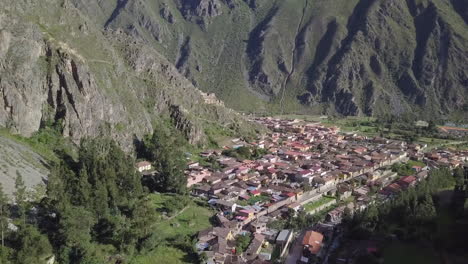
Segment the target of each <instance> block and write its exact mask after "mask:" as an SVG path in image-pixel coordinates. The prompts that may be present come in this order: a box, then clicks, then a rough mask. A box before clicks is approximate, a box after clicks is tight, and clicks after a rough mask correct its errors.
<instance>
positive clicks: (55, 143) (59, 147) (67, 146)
mask: <svg viewBox="0 0 468 264" xmlns="http://www.w3.org/2000/svg"><path fill="white" fill-rule="evenodd" d="M0 136H4V137H6V138H9V139H12V140H14V141H15V142H18V143H21V144H23V145H25V146H28V147H30V148H31V149H32V150H34V151H35V152H36V153H38V154H40V155H41V156H43V157H44V158H45V159H46V160H47V161H52V162H56V161H58V160H59V157H58V155H62V154H65V155H69V156H72V157H75V156H76V154H75V153H74V149H73V147H72V144H71V143H70V142H69V141H68V140H66V139H65V138H63V137H62V136H61V135H60V133H59V132H58V131H57V130H55V129H53V128H43V129H40V130H39V131H38V132H36V133H34V134H33V135H32V136H31V137H29V138H27V137H23V136H20V135H15V134H12V133H10V131H9V130H8V129H5V128H0Z"/></svg>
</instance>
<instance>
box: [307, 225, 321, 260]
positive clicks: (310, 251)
mask: <svg viewBox="0 0 468 264" xmlns="http://www.w3.org/2000/svg"><path fill="white" fill-rule="evenodd" d="M322 242H323V235H322V234H321V233H319V232H315V231H307V232H306V234H305V236H304V239H303V240H302V246H303V248H304V251H307V253H306V254H304V255H306V256H310V255H313V256H318V255H319V254H320V251H321V250H322Z"/></svg>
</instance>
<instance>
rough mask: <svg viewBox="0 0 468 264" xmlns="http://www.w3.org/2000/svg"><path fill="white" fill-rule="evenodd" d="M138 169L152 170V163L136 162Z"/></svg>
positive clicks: (141, 170) (140, 170)
mask: <svg viewBox="0 0 468 264" xmlns="http://www.w3.org/2000/svg"><path fill="white" fill-rule="evenodd" d="M136 169H137V170H138V171H139V172H144V171H149V170H151V163H150V162H149V161H146V160H145V161H140V162H138V163H137V164H136Z"/></svg>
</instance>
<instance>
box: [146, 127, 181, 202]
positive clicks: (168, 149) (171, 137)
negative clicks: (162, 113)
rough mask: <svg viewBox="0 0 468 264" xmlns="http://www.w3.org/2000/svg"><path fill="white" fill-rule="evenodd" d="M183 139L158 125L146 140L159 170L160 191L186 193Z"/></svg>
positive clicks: (158, 187)
mask: <svg viewBox="0 0 468 264" xmlns="http://www.w3.org/2000/svg"><path fill="white" fill-rule="evenodd" d="M183 145H184V142H183V139H182V138H181V136H180V135H178V134H177V133H170V131H168V130H167V129H166V128H164V127H163V126H159V127H157V128H156V129H155V130H154V132H153V135H152V136H151V138H148V139H146V140H145V149H147V151H146V152H147V153H148V155H149V158H150V159H151V160H153V165H154V167H155V169H156V171H157V175H156V177H157V180H156V182H157V186H156V188H157V189H159V190H160V191H166V192H175V193H185V192H186V186H187V178H186V177H185V174H184V169H185V166H186V164H185V159H184V153H183V152H182V147H183Z"/></svg>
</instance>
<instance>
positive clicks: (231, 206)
mask: <svg viewBox="0 0 468 264" xmlns="http://www.w3.org/2000/svg"><path fill="white" fill-rule="evenodd" d="M236 207H237V204H236V203H233V202H228V201H225V200H221V199H220V200H217V201H216V208H218V209H220V210H222V211H223V212H235V210H236Z"/></svg>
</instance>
